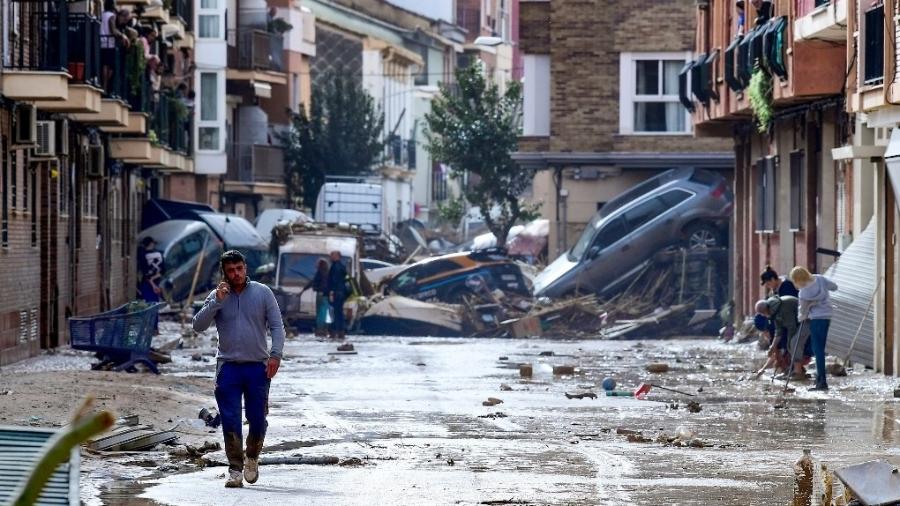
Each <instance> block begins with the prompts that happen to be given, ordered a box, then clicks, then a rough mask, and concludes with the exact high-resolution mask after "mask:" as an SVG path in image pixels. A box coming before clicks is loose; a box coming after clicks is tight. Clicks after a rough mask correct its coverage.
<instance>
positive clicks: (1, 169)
mask: <svg viewBox="0 0 900 506" xmlns="http://www.w3.org/2000/svg"><path fill="white" fill-rule="evenodd" d="M8 155H9V153H7V144H6V136H5V135H4V136H2V137H0V179H2V183H0V184H2V185H3V187H2V191H0V206H2V207H3V209H2V211H0V212H2V213H3V219H2V221H0V247H3V248H6V247H8V246H9V156H8Z"/></svg>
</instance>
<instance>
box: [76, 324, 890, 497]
mask: <svg viewBox="0 0 900 506" xmlns="http://www.w3.org/2000/svg"><path fill="white" fill-rule="evenodd" d="M353 342H354V344H355V347H356V351H357V352H358V354H356V355H337V354H334V350H335V347H336V345H335V343H332V342H321V341H314V340H312V339H309V338H297V339H291V340H289V341H288V343H287V346H286V357H287V358H288V359H287V360H286V361H285V363H284V364H283V367H282V370H281V372H280V373H279V375H278V376H277V378H276V380H275V381H274V383H273V384H272V389H271V401H270V415H269V432H268V436H267V439H266V448H265V450H264V453H263V456H264V457H290V456H300V455H302V456H304V457H311V456H334V457H337V458H338V459H340V461H341V465H266V466H262V468H261V478H260V481H259V482H258V483H257V484H255V485H250V486H246V487H245V488H243V489H240V490H226V489H224V488H223V487H222V483H223V477H224V473H225V468H224V467H206V468H200V467H197V466H193V465H184V464H183V463H179V461H178V459H177V458H174V457H169V456H167V455H166V454H165V453H160V454H157V457H155V458H158V460H157V462H156V466H153V465H152V464H148V463H147V462H138V464H141V465H134V464H133V463H131V464H130V463H129V462H128V461H127V459H115V460H116V461H117V463H116V464H115V465H111V463H110V462H109V460H108V459H104V460H102V461H95V462H91V461H90V459H89V461H88V462H86V465H85V467H86V468H87V469H88V471H87V475H86V476H84V477H83V485H84V484H85V483H86V484H88V485H86V486H84V487H83V493H82V495H83V499H85V500H86V502H88V503H92V504H102V503H106V504H123V503H124V504H178V505H206V504H208V505H213V504H241V503H247V502H250V501H253V502H270V503H277V504H328V505H335V504H395V505H403V504H567V505H568V504H584V505H588V504H785V503H787V502H788V501H789V500H790V498H791V494H792V484H793V472H792V464H793V463H794V462H795V461H796V460H797V459H798V458H799V457H800V455H801V453H802V450H803V449H805V448H808V449H811V450H812V454H813V457H814V458H816V459H817V460H818V461H821V462H823V463H826V464H828V465H829V467H830V468H831V469H834V468H836V467H841V466H843V465H847V464H851V463H857V462H863V461H867V460H871V459H874V458H886V459H888V460H892V461H897V460H898V459H900V454H898V451H897V450H896V441H897V439H898V438H900V425H898V423H897V420H896V418H897V416H898V415H897V414H895V411H900V409H898V405H897V403H896V402H894V401H893V399H892V386H891V383H890V381H889V380H888V379H886V378H883V377H879V376H877V375H874V374H872V373H871V372H865V371H858V370H857V371H853V372H851V374H850V376H849V377H846V378H834V379H833V384H832V390H831V391H830V392H828V393H825V394H822V393H811V392H807V391H806V386H807V385H797V387H798V388H797V391H796V393H793V394H789V395H788V396H787V400H786V402H784V406H783V407H775V406H776V404H778V403H777V400H778V397H779V393H780V391H781V388H780V385H775V384H773V383H771V382H770V381H769V380H768V379H766V380H760V381H739V378H740V377H741V376H742V375H745V374H746V373H747V372H749V371H751V370H752V369H753V367H754V366H756V365H758V364H757V362H759V361H760V360H762V358H763V357H762V353H761V352H758V351H756V349H755V345H730V344H721V343H718V342H715V341H711V340H694V339H681V340H673V341H642V342H637V341H631V342H610V341H567V342H559V341H551V340H501V339H480V340H479V339H431V338H421V339H416V338H402V339H401V338H386V337H378V338H376V337H368V338H354V340H353ZM191 352H192V350H182V351H179V352H178V353H182V354H186V356H188V357H189V356H190V353H191ZM550 352H552V355H551V354H550ZM175 358H176V360H175V362H174V363H173V364H171V365H170V366H168V370H167V371H166V372H165V373H164V374H165V375H179V376H185V377H188V376H189V377H191V378H192V379H191V381H196V380H197V379H199V378H204V377H205V378H210V380H211V378H212V374H213V366H212V364H211V363H200V364H198V363H196V362H194V363H192V362H191V361H190V360H189V359H186V360H181V359H179V357H177V356H176V357H175ZM656 362H659V363H666V364H668V365H669V368H670V370H669V372H666V373H660V374H651V373H648V372H646V371H645V366H646V364H647V363H656ZM520 363H531V364H533V376H532V377H531V378H530V379H528V378H522V377H520V373H519V364H520ZM559 365H573V366H575V368H576V369H575V374H574V375H564V376H554V375H553V373H552V371H553V367H554V366H559ZM605 377H612V378H614V379H615V380H616V381H617V382H618V385H619V386H618V387H617V389H633V388H634V387H635V386H637V385H638V384H639V383H641V382H650V381H652V382H653V383H656V384H659V385H662V386H668V387H673V388H676V389H679V390H682V391H685V392H688V393H695V394H696V397H695V398H694V399H693V400H696V401H697V402H698V403H699V405H700V406H699V407H700V411H699V412H692V411H696V409H694V410H688V409H687V403H688V400H691V399H689V398H688V397H686V396H683V395H680V394H676V393H671V392H666V391H664V390H661V389H657V388H654V389H653V390H652V391H651V393H650V394H649V395H648V396H647V398H646V399H645V400H637V399H634V398H629V397H607V396H605V395H603V389H602V388H601V386H600V383H601V382H602V380H603V379H604V378H605ZM127 378H129V379H132V378H139V377H135V376H133V375H129V376H127ZM146 378H147V380H148V381H154V380H153V379H152V378H149V377H146ZM501 385H502V386H501ZM211 390H212V383H211V381H210V391H211ZM588 392H592V393H596V394H597V395H598V397H597V398H592V397H591V396H586V397H585V398H583V399H577V398H572V399H570V398H567V396H566V395H565V394H566V393H569V394H570V395H571V394H577V393H588ZM489 397H493V398H496V399H499V400H501V401H502V403H498V404H495V405H493V406H484V405H482V403H483V402H485V401H486V400H487V399H488V398H489ZM210 399H211V397H210ZM886 399H887V400H886ZM488 404H493V403H488ZM779 406H780V404H779ZM629 434H631V436H629ZM678 434H681V435H682V439H683V440H684V441H685V443H684V447H682V446H680V445H681V444H682V443H681V442H680V440H676V441H675V442H674V444H673V443H668V441H669V440H671V439H673V438H674V437H675V436H676V435H678ZM210 437H215V438H218V437H220V434H219V433H216V434H210ZM630 439H631V440H633V441H644V440H647V441H648V442H631V441H630ZM693 446H697V447H693ZM208 458H210V459H212V460H220V461H222V460H224V456H223V455H222V452H221V451H220V452H217V453H213V454H210V455H209V456H208ZM355 459H359V460H355ZM142 460H147V459H146V458H144V459H142ZM151 460H152V459H151ZM110 480H112V481H110ZM503 501H506V502H503Z"/></svg>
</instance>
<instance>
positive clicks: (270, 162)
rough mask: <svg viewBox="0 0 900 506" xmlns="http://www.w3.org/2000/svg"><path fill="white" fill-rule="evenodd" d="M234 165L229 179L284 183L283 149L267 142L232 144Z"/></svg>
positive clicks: (248, 181)
mask: <svg viewBox="0 0 900 506" xmlns="http://www.w3.org/2000/svg"><path fill="white" fill-rule="evenodd" d="M232 149H233V151H234V155H235V156H232V159H234V160H235V164H236V166H233V167H232V170H230V171H229V179H232V180H237V181H243V182H247V183H284V149H282V148H281V147H280V146H272V145H268V144H241V143H236V144H234V145H233V146H232Z"/></svg>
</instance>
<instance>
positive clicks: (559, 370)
mask: <svg viewBox="0 0 900 506" xmlns="http://www.w3.org/2000/svg"><path fill="white" fill-rule="evenodd" d="M573 374H575V366H573V365H555V366H553V375H554V376H571V375H573Z"/></svg>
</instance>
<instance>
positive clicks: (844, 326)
mask: <svg viewBox="0 0 900 506" xmlns="http://www.w3.org/2000/svg"><path fill="white" fill-rule="evenodd" d="M825 276H826V277H828V278H829V279H831V280H832V281H834V282H835V283H837V285H838V289H837V291H836V292H832V293H831V302H832V304H833V305H834V316H833V317H832V319H831V327H830V328H829V331H828V342H827V346H826V351H827V352H828V353H829V354H831V355H836V356H838V357H840V358H841V359H843V358H844V357H845V356H846V355H847V351H848V350H849V349H850V343H851V342H852V341H853V336H854V334H856V329H858V328H859V323H860V321H862V322H863V325H862V330H860V333H859V337H858V338H857V340H856V344H855V345H854V346H853V354H852V355H851V357H850V359H851V361H853V362H856V363H859V364H863V365H865V366H866V367H874V360H875V359H874V357H873V353H874V342H875V339H874V336H875V324H874V322H875V309H874V305H873V306H872V307H869V310H868V312H866V308H867V306H869V300H871V298H872V292H873V291H874V290H875V285H876V281H875V225H874V220H873V221H870V222H869V224H868V226H866V229H865V230H863V233H862V234H861V235H860V236H859V237H857V238H856V240H855V241H853V243H852V244H850V246H849V247H848V248H847V249H846V250H844V252H843V254H841V257H840V258H839V259H838V261H837V262H835V263H834V265H832V266H831V268H830V269H828V271H827V272H826V273H825Z"/></svg>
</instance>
